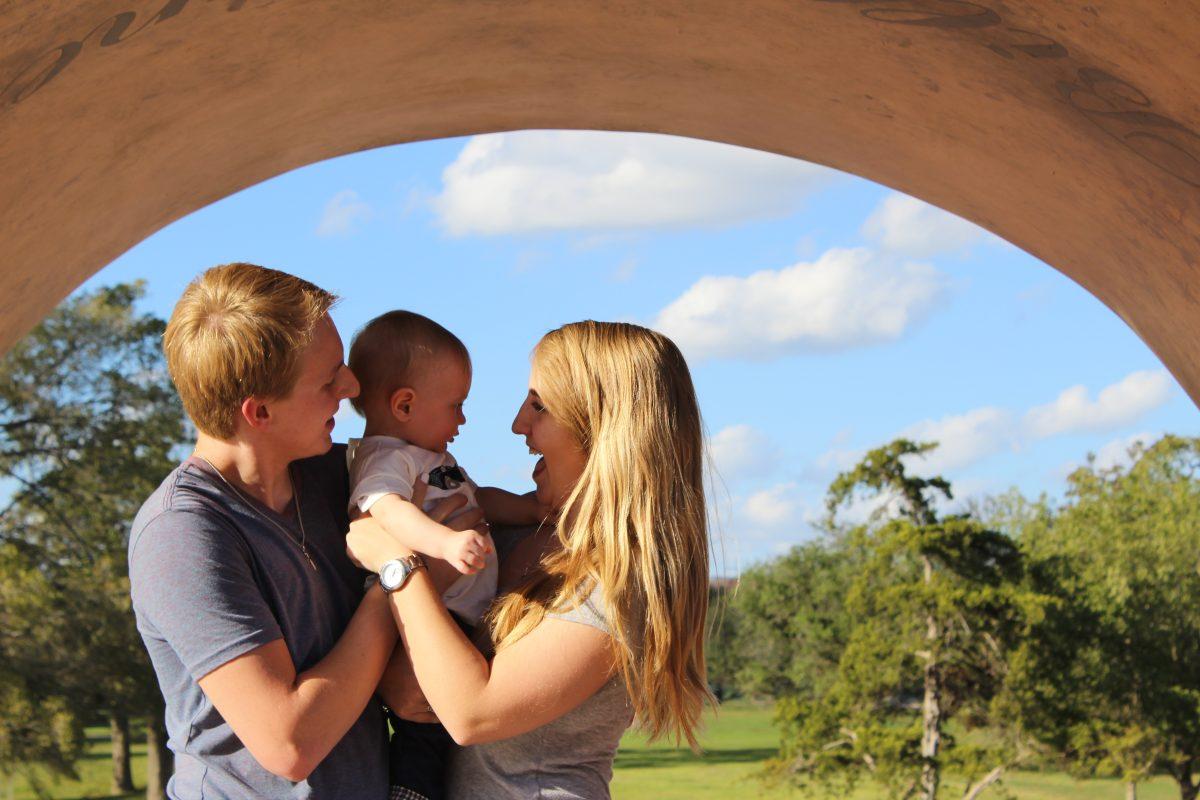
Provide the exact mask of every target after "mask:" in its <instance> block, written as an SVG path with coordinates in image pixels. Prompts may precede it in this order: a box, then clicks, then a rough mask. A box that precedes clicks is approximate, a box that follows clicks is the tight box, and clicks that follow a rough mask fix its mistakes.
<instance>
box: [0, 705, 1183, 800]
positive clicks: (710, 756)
mask: <svg viewBox="0 0 1200 800" xmlns="http://www.w3.org/2000/svg"><path fill="white" fill-rule="evenodd" d="M87 735H88V752H87V755H86V756H85V757H84V758H83V760H82V761H80V764H79V771H80V774H81V776H82V781H80V782H78V783H76V782H60V783H59V784H57V785H56V786H55V787H54V788H53V792H54V797H55V798H58V800H82V798H105V799H106V800H116V797H114V796H113V795H110V794H109V793H108V781H109V770H110V767H109V749H108V729H107V728H89V729H88V732H87ZM778 741H779V740H778V737H777V736H776V734H775V729H774V728H773V727H772V725H771V712H770V709H769V708H765V707H762V706H756V705H753V704H750V703H746V702H740V701H739V702H733V703H727V704H726V705H724V706H723V707H722V708H721V713H720V715H719V716H718V717H717V719H716V720H715V721H713V720H711V719H710V721H709V725H708V730H707V731H706V733H705V735H704V736H703V738H702V743H703V746H704V748H705V752H704V754H703V755H701V756H696V755H693V754H692V752H691V751H689V750H686V749H684V750H678V749H674V748H671V747H667V746H664V745H662V744H655V745H647V744H646V742H645V739H644V738H642V737H641V736H639V735H637V734H633V733H631V734H629V735H628V736H626V737H625V739H624V740H623V741H622V742H621V750H620V752H619V753H618V754H617V764H616V774H615V776H614V778H613V784H612V790H613V797H614V798H616V799H617V800H651V799H653V800H676V799H677V800H684V798H686V799H687V800H707V799H708V798H712V799H713V800H716V798H723V799H728V798H747V800H753V799H754V798H762V800H776V799H777V798H799V797H800V795H798V794H796V793H794V792H791V791H789V790H787V789H785V788H782V787H764V786H763V785H762V784H761V783H760V782H759V781H758V779H757V778H756V777H755V775H754V773H755V772H757V771H758V770H759V769H760V768H761V764H762V762H763V760H764V759H767V758H769V757H770V756H771V755H773V754H774V752H775V748H776V745H777V744H778ZM134 742H135V744H134V748H133V775H134V782H135V783H136V784H137V785H138V786H143V785H144V784H143V781H144V778H143V776H144V775H145V769H146V746H145V743H144V742H139V741H138V740H137V739H135V740H134ZM2 781H3V779H0V800H9V798H11V800H33V798H34V794H33V792H32V791H31V790H30V789H29V787H28V786H27V785H26V784H25V783H24V782H23V781H21V780H20V779H18V780H16V781H14V782H12V783H11V784H10V785H5V784H4V783H3V782H2ZM1004 785H1005V787H1006V788H1007V789H1008V791H1009V792H1011V794H1012V795H1013V796H1015V797H1016V798H1018V800H1110V799H1111V800H1123V798H1124V797H1125V787H1124V786H1123V785H1122V784H1120V783H1119V782H1117V781H1111V780H1094V781H1075V780H1072V779H1071V778H1069V777H1067V776H1066V775H1063V774H1061V773H1045V772H1017V773H1014V774H1012V775H1010V776H1009V777H1008V778H1007V779H1006V780H1005V782H1004ZM961 794H962V784H961V783H959V782H955V781H954V780H953V779H950V780H948V781H947V783H946V791H945V792H944V796H945V797H946V798H947V800H957V798H958V797H960V796H961ZM140 796H141V793H140V792H139V793H136V794H131V795H126V797H129V798H135V797H140ZM880 796H881V795H880V793H879V792H878V791H877V790H873V789H872V788H871V787H860V788H859V790H858V791H857V792H856V793H855V794H854V796H853V800H873V798H877V797H880ZM1178 796H1179V793H1178V791H1177V790H1176V789H1175V784H1174V783H1173V782H1172V781H1170V780H1169V779H1164V778H1157V779H1155V780H1153V781H1150V782H1149V783H1144V784H1141V785H1139V786H1138V797H1139V800H1173V799H1174V798H1177V797H1178ZM997 797H999V795H997V794H988V793H985V794H984V795H983V798H984V799H985V800H986V799H987V798H997ZM838 800H841V798H839V799H838Z"/></svg>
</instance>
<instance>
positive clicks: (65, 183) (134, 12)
mask: <svg viewBox="0 0 1200 800" xmlns="http://www.w3.org/2000/svg"><path fill="white" fill-rule="evenodd" d="M1198 40H1200V6H1198V5H1197V4H1196V3H1195V2H1186V1H1185V0H1168V1H1167V2H1156V3H1150V2H1132V3H1131V2H1121V3H1118V2H1114V1H1109V2H1102V1H1101V0H1095V2H1093V4H1092V5H1080V4H1078V3H1069V2H1064V1H1063V0H971V1H970V2H968V1H967V0H756V2H751V3H729V2H724V0H655V2H653V3H646V2H635V1H634V0H610V1H609V2H601V1H600V0H457V1H456V2H449V1H447V0H443V1H442V2H401V1H400V0H339V2H329V1H328V0H326V1H324V2H322V1H320V0H41V1H40V2H37V3H29V2H11V3H6V4H3V5H0V252H2V253H3V261H2V262H0V348H7V347H8V346H10V345H11V344H12V342H13V341H15V340H16V339H17V338H18V337H19V336H20V335H22V334H23V333H24V332H26V331H27V330H28V329H29V328H31V327H32V326H33V325H34V324H36V322H37V321H38V320H39V319H40V318H41V317H42V316H44V315H45V314H46V313H47V312H48V311H49V310H50V309H51V308H52V307H53V306H54V304H55V303H57V302H58V301H59V300H61V299H62V298H63V297H65V296H66V295H67V294H68V293H69V292H70V291H71V290H72V289H73V288H75V287H76V286H78V285H79V284H80V283H81V282H82V281H83V280H84V279H86V278H87V277H88V276H90V275H91V274H93V273H94V272H95V271H96V270H98V269H99V268H101V267H102V266H103V265H105V264H106V263H108V262H109V261H111V260H112V259H113V258H115V257H116V256H118V255H119V254H120V253H122V252H124V251H125V250H126V249H128V248H129V247H131V246H132V245H134V244H136V243H137V242H138V241H140V240H141V239H143V238H144V237H146V236H148V235H149V234H150V233H152V232H154V231H155V230H157V229H159V228H160V227H162V226H163V225H166V224H167V223H169V222H171V221H173V220H175V219H177V218H179V217H181V216H183V215H184V214H187V213H188V212H190V211H192V210H195V209H197V208H199V207H201V206H203V205H205V204H207V203H210V202H212V201H214V200H217V199H219V198H221V197H224V196H226V195H228V194H230V193H232V192H234V191H236V190H238V189H241V188H244V187H246V186H249V185H251V184H254V183H257V182H259V181H261V180H264V179H266V178H270V177H271V176H273V175H277V174H279V173H281V172H284V171H286V170H289V169H293V168H295V167H299V166H303V165H305V164H309V163H312V162H314V161H318V160H321V159H325V158H329V157H332V156H336V155H339V154H344V153H349V152H353V151H357V150H362V149H366V148H371V147H376V146H381V145H387V144H393V143H398V142H406V141H413V140H419V139H428V138H436V137H443V136H452V135H459V134H467V133H477V132H485V131H498V130H512V129H520V128H594V129H606V130H637V131H655V132H663V133H674V134H681V135H685V136H692V137H697V138H704V139H712V140H717V141H724V142H731V143H735V144H740V145H744V146H748V147H754V148H759V149H763V150H769V151H774V152H778V153H784V154H787V155H791V156H796V157H799V158H803V159H807V160H810V161H815V162H819V163H822V164H827V165H829V166H833V167H836V168H838V169H841V170H845V171H847V172H851V173H855V174H858V175H861V176H864V177H866V178H870V179H871V180H874V181H878V182H879V183H882V184H885V185H888V186H891V187H894V188H896V189H899V190H901V191H904V192H906V193H908V194H911V195H915V196H917V197H920V198H922V199H925V200H927V201H929V202H931V203H934V204H936V205H938V206H941V207H942V208H945V209H947V210H950V211H953V212H954V213H956V214H959V215H960V216H963V217H966V218H967V219H970V220H973V221H975V222H977V223H979V224H981V225H983V226H984V227H986V228H988V229H990V230H992V231H993V232H995V233H997V234H998V235H1000V236H1002V237H1004V238H1005V239H1007V240H1009V241H1010V242H1013V243H1014V244H1016V245H1018V246H1020V247H1022V248H1023V249H1025V250H1027V251H1029V252H1031V253H1033V254H1034V255H1036V256H1037V257H1039V258H1041V259H1042V260H1044V261H1046V262H1047V263H1049V264H1051V265H1052V266H1054V267H1056V268H1057V269H1059V270H1061V271H1062V272H1064V273H1066V274H1067V275H1069V276H1070V277H1072V278H1073V279H1075V280H1076V281H1077V282H1079V283H1080V284H1081V285H1083V286H1084V287H1085V288H1086V289H1087V290H1088V291H1090V292H1092V293H1093V294H1094V295H1096V296H1097V297H1098V298H1100V300H1102V301H1103V302H1104V303H1106V304H1107V305H1108V306H1110V307H1111V308H1112V309H1113V310H1114V311H1116V312H1117V313H1118V314H1119V315H1120V316H1121V317H1122V318H1123V319H1124V320H1125V321H1126V322H1127V323H1128V324H1129V325H1130V326H1131V327H1132V328H1133V329H1134V330H1135V331H1136V332H1137V333H1138V334H1139V335H1140V336H1141V337H1142V338H1143V339H1144V340H1145V341H1146V342H1147V343H1148V344H1149V345H1150V347H1152V348H1153V349H1154V350H1155V352H1156V353H1157V354H1158V355H1159V356H1160V357H1161V358H1162V360H1163V362H1164V363H1165V364H1166V365H1167V367H1168V368H1169V369H1170V370H1171V371H1172V372H1173V373H1174V375H1175V376H1176V378H1178V379H1179V381H1180V382H1181V383H1182V384H1183V386H1184V387H1185V388H1186V389H1187V391H1188V392H1189V393H1190V394H1191V396H1192V398H1193V399H1197V400H1200V289H1198V287H1197V285H1196V284H1197V282H1196V280H1195V276H1196V272H1197V267H1198V263H1197V262H1198V258H1200V134H1198V133H1197V131H1198V130H1200V83H1198V82H1197V80H1196V78H1197V76H1200V48H1197V47H1196V46H1195V42H1196V41H1198ZM1081 335H1086V332H1085V331H1081Z"/></svg>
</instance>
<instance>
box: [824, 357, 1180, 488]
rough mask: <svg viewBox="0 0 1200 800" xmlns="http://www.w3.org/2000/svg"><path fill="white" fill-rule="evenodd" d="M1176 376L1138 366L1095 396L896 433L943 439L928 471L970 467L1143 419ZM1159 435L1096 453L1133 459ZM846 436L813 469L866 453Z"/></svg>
mask: <svg viewBox="0 0 1200 800" xmlns="http://www.w3.org/2000/svg"><path fill="white" fill-rule="evenodd" d="M1173 387H1174V381H1173V379H1172V378H1171V376H1170V375H1169V374H1168V373H1167V372H1166V371H1164V370H1145V371H1141V372H1133V373H1130V374H1129V375H1127V376H1126V377H1125V378H1123V379H1122V380H1120V381H1117V382H1116V383H1114V384H1112V385H1110V386H1107V387H1105V388H1104V389H1101V390H1100V393H1099V394H1098V395H1097V396H1096V399H1095V400H1092V399H1090V397H1089V394H1088V390H1087V389H1086V388H1085V387H1083V386H1073V387H1071V388H1070V389H1067V390H1066V391H1064V392H1062V393H1061V394H1060V395H1059V396H1058V399H1057V400H1055V401H1054V402H1052V403H1047V404H1045V405H1041V406H1035V407H1034V408H1031V409H1029V410H1028V411H1026V412H1025V413H1024V414H1023V415H1021V414H1017V413H1014V412H1013V411H1012V410H1010V409H1006V408H999V407H996V406H984V407H982V408H976V409H972V410H971V411H967V412H964V413H962V414H952V415H949V416H945V417H942V418H941V419H936V420H934V419H926V420H922V421H920V422H917V423H915V424H913V425H909V426H908V427H907V428H904V429H903V430H901V431H899V432H897V433H896V434H895V435H894V436H893V437H891V438H893V439H895V438H899V437H903V438H906V439H910V440H913V441H917V442H937V443H938V447H937V449H935V450H933V451H932V452H930V453H929V454H928V455H926V456H924V457H923V458H922V459H920V460H919V470H920V471H921V472H923V473H926V474H939V473H941V474H944V473H947V472H951V471H957V470H962V469H965V468H966V467H969V466H971V465H973V464H976V463H978V462H980V461H982V460H983V459H985V458H988V457H989V456H992V455H995V454H996V453H999V452H1001V451H1003V450H1019V449H1021V448H1022V447H1025V446H1028V445H1030V444H1032V443H1033V442H1035V441H1038V440H1040V439H1046V438H1049V437H1052V436H1059V435H1063V434H1069V433H1077V432H1095V431H1105V430H1113V429H1116V428H1119V427H1121V426H1123V425H1127V424H1130V423H1132V422H1134V421H1136V420H1137V418H1138V417H1140V416H1141V415H1142V414H1144V413H1146V412H1147V411H1150V410H1151V409H1154V408H1157V407H1158V406H1160V405H1162V404H1163V403H1164V402H1166V400H1167V399H1169V398H1170V396H1171V392H1172V391H1173ZM1156 438H1157V437H1156V436H1155V435H1153V434H1149V433H1138V434H1134V435H1132V436H1126V437H1122V438H1118V439H1115V440H1113V441H1111V442H1108V443H1107V444H1105V445H1104V446H1103V447H1101V448H1100V449H1099V450H1098V451H1097V453H1096V463H1097V464H1098V465H1100V466H1112V465H1114V464H1123V463H1128V458H1127V455H1126V451H1127V450H1128V449H1129V447H1130V446H1131V445H1132V444H1133V443H1134V442H1135V441H1142V442H1143V443H1149V442H1152V441H1154V440H1155V439H1156ZM844 444H845V443H844V442H837V443H835V445H836V446H834V447H831V448H830V449H829V450H827V451H826V452H824V453H823V454H821V455H820V456H818V457H817V459H816V461H815V462H814V464H813V466H812V467H811V468H810V473H811V474H813V475H814V476H815V475H826V476H827V475H829V474H830V473H833V472H843V471H845V470H847V469H850V468H851V467H853V466H854V465H855V464H857V463H858V461H860V460H861V459H862V457H863V455H865V454H866V451H865V450H863V449H854V448H852V447H846V446H844ZM1076 466H1078V464H1077V462H1070V463H1068V464H1065V465H1063V467H1062V468H1061V469H1060V471H1059V473H1057V474H1059V475H1060V477H1062V476H1065V475H1066V474H1068V473H1069V472H1070V471H1071V470H1072V469H1074V468H1075V467H1076Z"/></svg>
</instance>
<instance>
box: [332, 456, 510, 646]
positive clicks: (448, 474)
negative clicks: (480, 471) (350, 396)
mask: <svg viewBox="0 0 1200 800" xmlns="http://www.w3.org/2000/svg"><path fill="white" fill-rule="evenodd" d="M346 459H347V461H348V463H349V466H350V513H351V514H354V512H355V511H362V512H364V513H365V512H367V511H370V510H371V506H372V505H374V504H375V502H376V501H377V500H378V499H379V498H381V497H383V496H384V495H385V494H395V495H399V496H400V497H403V498H404V499H405V500H412V496H413V489H414V488H415V487H416V485H417V481H423V482H425V483H428V484H429V491H428V492H427V493H426V495H425V510H426V511H428V510H429V509H430V508H432V507H433V506H435V505H437V503H438V501H439V500H442V499H444V498H446V497H449V496H450V495H452V494H461V495H464V496H465V497H466V498H467V505H466V509H468V510H469V509H473V508H478V507H479V503H478V502H476V500H475V489H476V488H477V487H476V486H475V482H474V481H472V480H471V479H470V478H468V477H467V474H466V473H465V472H464V471H463V470H462V468H461V467H459V466H458V463H457V462H456V461H455V460H454V456H452V455H450V454H449V453H435V452H433V451H432V450H426V449H425V448H423V447H417V446H416V445H415V444H409V443H408V442H406V441H404V440H403V439H397V438H395V437H393V436H365V437H363V438H362V439H351V440H350V444H349V447H348V449H347V451H346ZM499 573H500V567H499V562H498V561H497V560H496V553H495V551H493V552H491V553H488V554H487V557H486V559H485V561H484V567H483V569H481V570H480V571H479V572H476V573H475V574H474V575H460V576H458V580H456V581H455V582H454V583H452V584H451V585H450V588H449V589H447V590H446V593H445V594H443V595H442V600H444V601H445V603H446V608H448V609H449V610H451V611H453V612H454V613H455V614H456V615H458V616H459V617H460V618H461V619H462V620H463V622H466V623H468V624H470V625H478V624H479V620H480V619H481V618H482V617H483V615H484V613H485V612H486V611H487V610H488V607H489V606H490V605H491V604H492V600H493V599H495V597H496V580H497V577H498V576H499Z"/></svg>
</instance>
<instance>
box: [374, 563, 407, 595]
mask: <svg viewBox="0 0 1200 800" xmlns="http://www.w3.org/2000/svg"><path fill="white" fill-rule="evenodd" d="M406 575H408V569H407V568H405V566H404V565H403V564H401V563H400V562H399V561H389V562H388V563H386V564H384V565H383V569H381V570H380V571H379V582H380V583H381V584H382V585H383V588H384V589H388V590H391V589H395V588H396V587H397V586H399V585H400V584H401V583H403V582H404V578H405V576H406Z"/></svg>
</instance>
